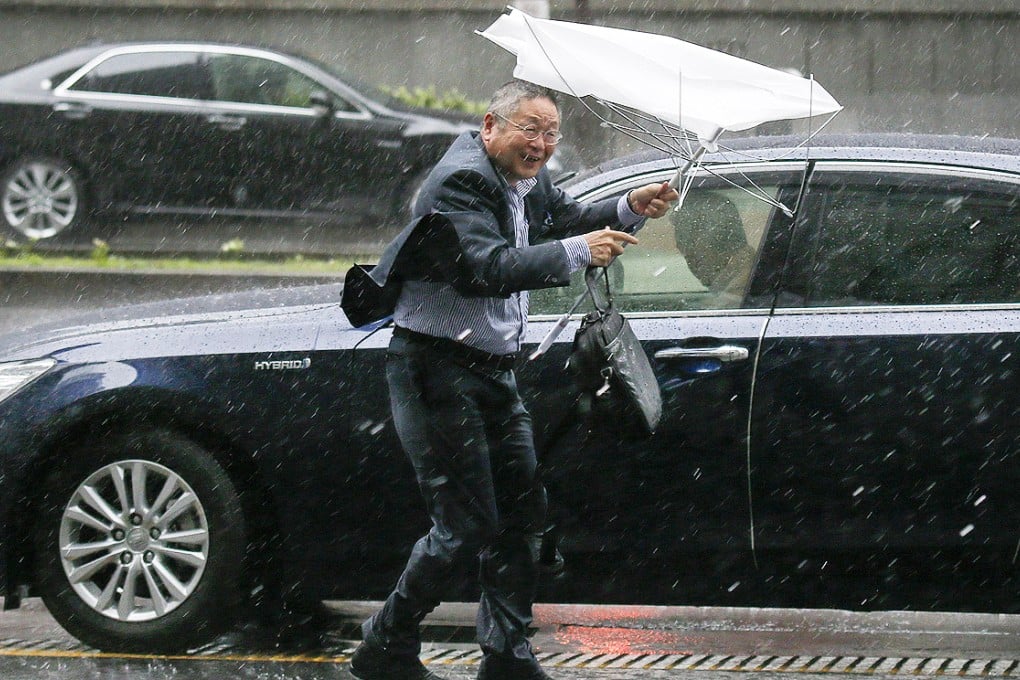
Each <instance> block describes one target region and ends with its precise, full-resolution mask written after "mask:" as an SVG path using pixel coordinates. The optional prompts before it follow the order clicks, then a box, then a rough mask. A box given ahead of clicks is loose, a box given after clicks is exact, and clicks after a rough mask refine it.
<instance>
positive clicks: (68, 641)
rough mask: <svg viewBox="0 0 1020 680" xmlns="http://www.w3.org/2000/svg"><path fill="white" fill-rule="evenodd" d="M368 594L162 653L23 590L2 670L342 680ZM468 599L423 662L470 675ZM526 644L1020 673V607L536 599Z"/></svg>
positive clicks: (574, 656)
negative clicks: (119, 639) (87, 628)
mask: <svg viewBox="0 0 1020 680" xmlns="http://www.w3.org/2000/svg"><path fill="white" fill-rule="evenodd" d="M376 606H377V603H363V602H329V603H326V605H325V606H324V609H323V611H322V612H321V613H320V616H319V617H318V618H317V619H316V620H314V621H309V620H305V621H303V622H299V623H297V624H296V625H294V626H292V627H290V628H286V629H273V630H269V629H265V628H252V627H243V628H239V629H237V630H235V631H234V632H232V633H231V634H229V635H226V636H223V637H222V638H220V639H219V640H217V641H215V642H214V643H213V644H210V645H207V646H205V647H202V648H200V649H197V650H193V651H191V652H189V653H187V654H182V655H179V656H173V657H155V656H146V655H117V654H111V653H105V654H104V653H99V652H97V651H95V650H91V649H87V648H84V647H82V646H80V645H78V644H77V643H76V642H75V641H74V640H73V639H72V638H71V637H70V636H68V635H67V634H66V633H65V632H63V631H62V630H61V629H60V628H59V627H57V626H56V624H55V623H54V622H53V621H52V619H51V618H50V617H49V615H48V614H47V613H46V610H45V608H44V607H43V606H42V604H41V602H39V601H38V600H35V599H30V600H28V601H27V602H26V605H25V606H24V607H23V608H22V609H19V610H16V611H9V612H3V613H2V614H0V677H2V678H4V679H5V680H29V679H32V680H37V679H40V678H61V679H69V680H80V679H86V678H89V679H92V678H95V679H96V680H114V679H117V680H119V679H122V678H171V677H173V678H181V679H182V680H202V679H205V678H226V677H229V678H259V679H263V678H264V679H266V680H270V679H272V680H277V679H278V680H297V679H308V680H313V679H315V680H317V679H319V678H350V677H352V676H351V675H350V674H349V672H348V665H349V664H348V661H349V655H350V652H351V651H352V650H353V648H354V646H355V645H356V644H357V640H356V637H357V628H358V626H357V624H358V622H360V620H361V619H362V618H364V617H365V616H366V615H367V614H368V613H370V612H371V611H373V610H374V609H375V607H376ZM473 616H474V605H472V604H448V605H443V606H442V607H441V608H440V609H439V610H437V612H435V613H434V614H433V615H432V616H430V617H429V619H427V620H426V624H427V625H426V627H425V637H426V643H425V645H424V650H423V659H424V660H425V662H426V663H427V664H428V665H429V667H430V668H432V669H433V670H434V671H435V672H437V673H439V674H440V675H441V676H442V677H446V678H451V679H457V680H461V679H467V678H473V677H475V674H476V672H477V662H478V652H477V651H476V648H475V646H474V645H473V644H472V643H471V642H469V640H470V637H471V629H472V625H473V624H472V621H473ZM534 628H535V632H534V635H533V636H532V642H533V644H534V646H535V648H536V650H538V652H539V656H540V658H541V659H542V661H543V665H544V666H545V667H546V668H547V670H548V671H549V672H550V673H551V674H552V675H553V677H556V678H564V679H570V678H592V679H596V680H625V679H636V678H689V679H691V680H721V679H722V678H726V679H727V680H730V679H732V678H733V677H734V674H740V675H753V676H755V677H756V678H762V680H766V679H768V678H777V677H786V678H789V677H791V674H797V675H799V676H818V677H821V676H830V677H831V676H832V675H851V676H853V675H873V676H874V675H878V676H889V677H891V676H902V675H911V676H936V675H939V676H955V677H1015V676H1020V616H1016V615H1010V616H1001V615H994V614H945V613H917V612H915V613H903V612H874V613H855V612H849V611H845V610H809V609H800V610H798V609H763V608H731V607H648V606H645V607H638V606H613V607H605V606H583V605H550V604H539V605H537V606H536V617H535V626H534Z"/></svg>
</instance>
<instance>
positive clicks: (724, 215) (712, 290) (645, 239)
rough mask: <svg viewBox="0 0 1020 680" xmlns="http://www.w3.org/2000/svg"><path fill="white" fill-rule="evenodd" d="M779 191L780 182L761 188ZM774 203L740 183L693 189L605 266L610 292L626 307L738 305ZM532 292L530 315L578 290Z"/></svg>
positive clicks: (554, 308) (559, 305) (557, 308)
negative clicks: (765, 200) (756, 194)
mask: <svg viewBox="0 0 1020 680" xmlns="http://www.w3.org/2000/svg"><path fill="white" fill-rule="evenodd" d="M761 188H762V190H763V191H765V192H766V193H767V194H768V195H770V196H772V197H775V196H777V195H778V192H779V188H778V186H764V187H761ZM772 213H773V208H772V207H771V206H770V205H769V204H768V203H766V202H764V201H763V200H761V199H760V198H756V197H754V196H751V195H749V194H748V193H747V192H745V191H743V190H742V189H740V188H737V187H732V186H726V187H725V188H708V187H701V188H695V189H692V190H691V192H690V193H689V194H688V195H687V198H686V199H685V201H684V205H683V207H682V208H681V209H680V210H679V211H677V210H670V211H669V212H667V213H666V215H665V216H664V217H662V218H659V219H656V220H648V221H647V222H646V223H645V226H644V227H643V228H642V229H641V231H640V233H639V234H638V238H639V239H640V243H639V244H638V245H637V246H635V247H633V248H629V249H627V250H626V251H624V253H623V255H621V256H620V257H618V258H617V259H616V261H615V262H614V263H613V264H612V266H611V267H610V270H609V274H610V282H611V286H612V289H613V295H614V297H615V298H616V299H617V301H618V302H619V304H620V306H621V307H622V308H623V309H625V310H627V311H631V312H639V311H645V312H664V311H682V310H694V309H735V308H738V307H740V306H741V305H742V303H743V301H744V295H745V292H746V290H747V286H748V283H749V281H750V278H751V272H752V270H753V267H754V262H755V259H756V254H757V252H758V249H759V247H760V245H761V242H762V240H763V237H764V234H765V231H766V227H767V225H768V223H769V220H770V219H771V215H772ZM581 285H582V283H581V281H580V279H579V278H578V280H576V281H575V282H574V283H573V284H572V285H571V286H570V289H569V290H564V289H558V290H556V289H554V290H545V291H535V292H533V293H532V301H531V310H532V312H534V313H557V312H562V311H564V303H565V301H566V300H568V299H569V300H570V301H573V299H574V298H575V297H576V295H578V294H579V293H580V291H581V290H583V289H582V288H581Z"/></svg>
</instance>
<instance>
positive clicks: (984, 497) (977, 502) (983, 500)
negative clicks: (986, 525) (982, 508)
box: [974, 494, 988, 508]
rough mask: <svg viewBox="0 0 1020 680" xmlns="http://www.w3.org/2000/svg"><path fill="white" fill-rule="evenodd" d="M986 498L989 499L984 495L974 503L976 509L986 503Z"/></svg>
mask: <svg viewBox="0 0 1020 680" xmlns="http://www.w3.org/2000/svg"><path fill="white" fill-rule="evenodd" d="M986 498H988V496H985V495H984V494H982V495H981V496H980V497H979V498H978V499H977V500H976V501H974V507H975V508H976V507H977V506H979V505H981V504H982V503H984V502H985V499H986Z"/></svg>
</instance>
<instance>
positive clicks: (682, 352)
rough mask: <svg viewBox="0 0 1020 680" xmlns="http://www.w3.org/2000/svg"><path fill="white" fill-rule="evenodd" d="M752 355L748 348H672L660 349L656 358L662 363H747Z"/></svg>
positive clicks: (728, 346)
mask: <svg viewBox="0 0 1020 680" xmlns="http://www.w3.org/2000/svg"><path fill="white" fill-rule="evenodd" d="M749 356H750V353H749V352H748V351H747V348H746V347H737V346H735V345H720V346H719V347H670V348H668V349H660V350H659V351H658V352H656V353H655V358H656V359H659V360H661V361H677V360H682V359H718V360H719V361H723V362H728V361H745V360H746V359H747V357H749Z"/></svg>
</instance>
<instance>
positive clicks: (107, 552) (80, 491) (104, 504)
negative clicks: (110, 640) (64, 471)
mask: <svg viewBox="0 0 1020 680" xmlns="http://www.w3.org/2000/svg"><path fill="white" fill-rule="evenodd" d="M208 548H209V527H208V524H207V522H206V514H205V511H204V510H203V508H202V504H201V502H200V501H199V498H198V496H197V495H196V494H195V492H194V491H193V490H192V489H191V487H190V486H189V485H188V484H187V482H185V481H184V479H182V478H181V477H180V476H179V475H177V474H176V473H174V472H173V471H172V470H170V469H169V468H166V467H164V466H162V465H159V464H157V463H153V462H150V461H141V460H127V461H119V462H115V463H111V464H109V465H106V466H105V467H103V468H100V469H99V470H97V471H96V472H94V473H93V474H92V475H91V476H89V477H88V478H87V479H86V480H85V481H84V482H82V484H81V485H80V486H79V487H78V488H77V489H76V490H75V492H74V494H73V496H72V497H71V500H70V502H69V503H68V504H67V506H66V509H65V510H64V512H63V515H62V517H61V522H60V534H59V549H60V560H61V563H62V565H63V568H64V573H65V574H66V575H67V578H68V581H69V583H70V585H71V587H72V589H73V590H74V592H75V593H77V595H78V596H79V597H80V598H81V599H82V600H83V601H84V602H85V603H86V604H87V605H88V606H89V607H91V608H92V609H93V610H95V611H96V612H99V613H101V614H103V615H104V616H107V617H109V618H112V619H115V620H117V621H123V622H138V621H149V620H152V619H155V618H158V617H161V616H163V615H165V614H167V613H168V612H170V611H173V610H174V609H175V608H176V607H178V606H179V605H180V604H182V603H183V602H184V601H185V600H187V599H188V597H189V596H190V595H191V594H192V593H193V592H194V591H195V589H196V587H197V586H198V583H199V581H200V580H201V578H202V574H203V572H204V570H205V566H206V562H207V559H208Z"/></svg>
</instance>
